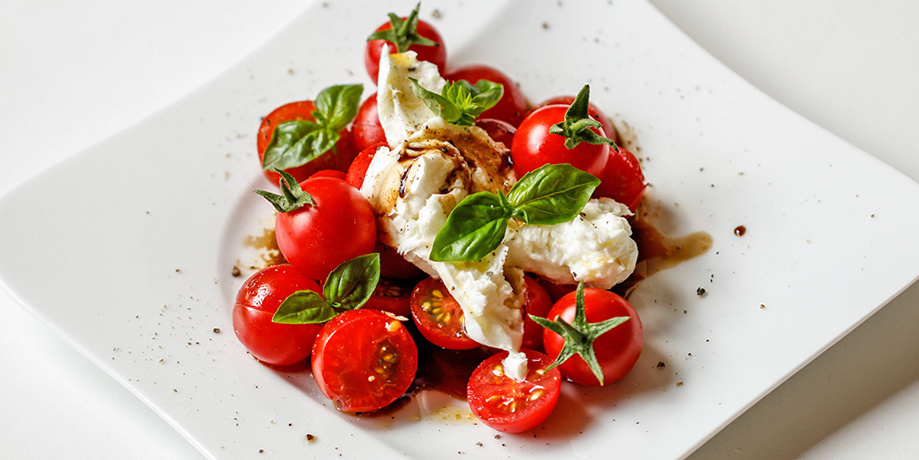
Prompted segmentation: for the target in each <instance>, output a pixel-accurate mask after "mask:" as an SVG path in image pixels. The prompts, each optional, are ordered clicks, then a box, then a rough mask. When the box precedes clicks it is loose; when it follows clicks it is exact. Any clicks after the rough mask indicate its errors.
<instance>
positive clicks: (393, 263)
mask: <svg viewBox="0 0 919 460" xmlns="http://www.w3.org/2000/svg"><path fill="white" fill-rule="evenodd" d="M374 251H376V252H378V253H379V254H380V274H381V275H382V276H384V277H387V278H395V279H400V280H419V279H421V278H424V276H425V273H424V272H423V271H421V269H420V268H418V267H416V266H415V264H413V263H411V262H409V261H408V260H405V257H403V256H401V255H400V254H399V253H398V252H397V251H396V250H395V249H394V248H392V247H391V246H387V245H385V244H383V243H380V242H377V245H376V249H374Z"/></svg>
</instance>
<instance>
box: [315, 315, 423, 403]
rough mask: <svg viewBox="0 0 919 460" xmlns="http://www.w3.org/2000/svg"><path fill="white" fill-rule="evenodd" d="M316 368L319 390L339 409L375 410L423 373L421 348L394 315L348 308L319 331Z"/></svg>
mask: <svg viewBox="0 0 919 460" xmlns="http://www.w3.org/2000/svg"><path fill="white" fill-rule="evenodd" d="M312 369H313V377H315V378H316V383H317V384H318V386H319V390H320V391H322V394H324V395H325V396H326V397H327V398H329V399H331V400H332V401H334V402H335V407H337V408H338V410H341V411H344V412H370V411H375V410H378V409H382V408H383V407H386V406H388V405H390V404H392V403H393V402H394V401H396V400H397V399H399V397H401V396H402V395H403V394H404V393H405V391H406V390H408V387H409V386H410V385H411V383H412V381H413V380H414V379H415V373H416V372H417V370H418V348H417V346H416V345H415V341H414V340H413V339H412V335H411V334H410V333H409V332H408V330H407V329H406V328H405V326H403V325H402V323H401V322H400V321H399V320H398V319H396V318H395V317H393V316H392V315H391V314H389V313H386V312H382V311H380V310H374V309H365V308H361V309H358V310H347V311H345V312H343V313H341V314H339V315H338V316H336V317H334V318H332V319H331V320H329V322H328V323H326V324H325V326H323V327H322V330H321V331H320V332H319V336H318V337H317V338H316V343H315V345H314V346H313V357H312Z"/></svg>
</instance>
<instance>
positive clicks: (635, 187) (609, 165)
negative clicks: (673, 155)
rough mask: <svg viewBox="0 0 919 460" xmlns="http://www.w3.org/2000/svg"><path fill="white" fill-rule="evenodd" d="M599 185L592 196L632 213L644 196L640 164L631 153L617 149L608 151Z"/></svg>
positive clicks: (643, 179) (643, 177)
mask: <svg viewBox="0 0 919 460" xmlns="http://www.w3.org/2000/svg"><path fill="white" fill-rule="evenodd" d="M599 177H600V185H599V186H598V187H597V189H596V190H594V196H595V197H600V196H605V197H609V198H612V199H614V200H616V201H618V202H620V203H622V204H624V205H626V206H628V207H629V209H630V210H631V211H632V212H635V210H636V209H638V205H639V204H640V203H641V199H642V198H643V197H644V195H645V187H647V186H648V184H646V183H645V175H644V174H643V173H642V172H641V163H639V162H638V158H635V155H634V154H632V152H630V151H628V150H626V149H624V148H622V147H619V151H616V149H610V150H609V159H608V160H607V162H606V168H604V169H603V175H602V176H599Z"/></svg>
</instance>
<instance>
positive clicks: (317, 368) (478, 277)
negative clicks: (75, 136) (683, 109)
mask: <svg viewBox="0 0 919 460" xmlns="http://www.w3.org/2000/svg"><path fill="white" fill-rule="evenodd" d="M419 6H420V5H419ZM418 15H419V7H416V8H415V9H414V10H413V11H412V12H411V13H409V14H408V15H407V16H398V15H396V14H390V15H389V20H388V21H386V22H384V23H383V24H381V25H380V27H379V28H378V29H377V30H376V31H373V32H372V33H371V34H370V35H369V37H368V41H367V44H366V47H365V49H364V62H365V66H366V68H367V72H368V75H369V76H370V78H371V80H372V81H374V82H376V92H375V93H373V94H371V95H369V96H368V97H364V94H365V89H364V87H363V85H361V84H337V85H332V86H329V87H327V88H326V89H324V90H322V91H321V92H319V93H318V94H316V95H315V97H314V98H313V99H312V100H307V101H297V102H291V103H288V104H285V105H283V106H281V107H279V108H277V109H276V110H274V111H273V112H271V113H270V114H268V116H266V117H264V119H263V120H262V122H261V126H260V127H259V129H258V142H257V148H258V154H259V155H258V156H259V161H260V168H261V170H262V171H263V173H264V174H265V175H266V177H267V178H268V179H269V180H271V182H272V183H276V184H278V190H272V191H263V190H259V191H256V193H259V194H260V195H262V196H263V197H265V198H266V200H267V201H268V202H269V203H270V205H271V206H273V207H274V208H275V210H276V212H277V215H276V220H275V229H274V230H275V237H276V239H277V246H278V248H279V249H280V251H281V253H282V254H283V257H284V259H285V260H286V263H283V264H278V265H272V266H269V267H267V268H264V269H262V270H259V271H258V272H256V273H255V274H254V275H252V276H251V277H250V278H249V279H248V280H246V281H245V283H244V284H243V285H242V287H241V289H240V290H239V293H238V295H237V297H236V302H235V306H234V308H233V326H234V330H235V332H236V335H237V337H238V338H239V340H240V342H241V343H242V344H243V345H244V346H245V347H246V348H247V350H248V352H249V353H250V354H251V355H252V356H254V357H255V358H256V359H257V360H259V361H261V362H262V363H265V364H268V365H271V366H293V365H308V366H309V367H310V368H311V371H312V375H313V376H314V378H315V380H316V383H317V384H318V387H319V389H320V390H321V392H322V393H323V394H324V395H325V396H326V397H328V398H329V399H330V400H332V401H334V404H335V406H336V407H337V409H339V410H341V411H344V412H352V413H368V412H371V413H372V412H374V411H380V410H382V409H385V408H388V407H392V405H393V404H396V402H397V401H399V400H403V399H405V398H406V395H407V394H409V395H410V394H411V393H412V392H413V391H417V390H418V389H419V388H423V387H425V386H436V385H432V384H430V382H431V381H432V379H431V378H430V376H431V375H436V376H447V375H449V377H444V378H445V379H446V378H448V379H449V380H451V383H452V384H454V385H455V384H456V383H457V382H459V384H460V385H461V388H462V389H463V390H464V391H461V392H459V393H460V394H457V396H459V397H462V398H464V399H466V400H467V401H468V402H469V406H470V409H471V411H472V412H473V413H474V414H475V416H476V417H478V418H479V419H480V420H481V421H482V422H483V423H484V424H485V425H487V426H489V427H491V428H493V429H495V430H499V431H505V432H520V431H526V430H529V429H532V428H533V427H535V426H537V425H539V424H540V423H541V422H542V421H543V420H545V419H546V418H547V417H548V416H549V415H550V413H551V412H552V410H553V408H554V407H555V405H556V402H557V401H558V397H559V393H560V388H561V385H563V384H565V385H568V384H578V385H591V386H602V385H609V384H612V383H614V382H616V381H617V380H619V379H621V378H622V377H623V376H625V375H626V374H627V373H628V372H629V371H630V370H631V368H632V367H633V366H634V365H635V363H636V361H637V360H638V357H639V355H640V353H641V348H642V326H641V320H640V319H639V317H638V314H637V313H636V312H635V309H634V308H632V306H631V305H630V304H629V302H628V301H626V300H625V299H624V298H623V297H621V296H619V295H617V294H614V293H613V292H611V291H610V288H612V287H613V286H615V285H616V284H618V283H621V282H622V281H624V280H625V279H626V278H628V277H629V276H630V274H631V273H632V272H633V270H634V269H635V264H636V260H637V256H638V247H637V245H636V243H635V241H634V240H633V239H632V237H631V228H630V223H629V217H630V216H631V215H632V213H634V211H635V209H636V207H637V206H638V204H639V202H640V201H641V200H642V197H643V194H644V190H645V186H646V184H645V180H644V176H643V174H642V171H641V166H640V164H639V162H638V160H637V159H636V158H635V156H634V155H633V154H632V153H630V152H629V151H627V150H626V149H625V148H623V147H622V146H620V145H619V143H618V140H619V138H618V134H617V132H616V130H615V129H614V128H613V125H612V124H611V122H610V119H609V118H608V117H607V116H606V115H604V114H603V113H602V112H601V111H600V110H599V108H597V107H595V106H594V105H593V104H592V103H590V101H589V97H590V94H589V93H590V89H589V87H588V86H584V87H583V88H581V89H580V91H575V92H576V93H577V94H576V96H570V95H563V96H558V97H556V98H552V99H550V100H547V101H545V102H544V103H541V104H538V105H536V106H535V107H532V106H530V104H529V103H528V102H527V99H526V98H525V97H524V95H523V94H522V93H521V90H520V89H519V87H518V86H517V85H516V84H515V82H514V80H513V79H512V78H510V77H509V76H508V75H506V74H505V73H504V72H502V71H501V70H498V69H496V68H494V67H490V66H485V65H474V66H467V67H462V68H452V67H450V65H449V61H448V59H447V58H448V55H447V52H446V47H445V45H444V42H443V40H442V38H441V37H440V35H439V34H438V32H437V31H436V30H435V28H434V27H433V26H432V25H431V24H429V23H427V22H425V21H423V20H420V19H419V18H418ZM362 97H363V100H362ZM266 205H267V204H266ZM470 362H471V363H472V365H469V363H470ZM422 375H425V376H428V377H426V378H421V376H422ZM433 380H437V378H434V379H433ZM568 382H574V383H568Z"/></svg>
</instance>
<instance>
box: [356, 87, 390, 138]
mask: <svg viewBox="0 0 919 460" xmlns="http://www.w3.org/2000/svg"><path fill="white" fill-rule="evenodd" d="M351 138H352V139H353V143H354V150H355V151H357V152H362V151H363V150H364V149H366V148H368V147H371V146H373V145H376V144H378V143H381V142H382V143H384V144H385V143H386V133H385V132H383V125H381V124H380V115H379V112H377V94H376V93H373V94H371V95H370V97H368V98H367V99H366V100H365V101H364V102H363V103H361V107H360V108H359V109H357V115H356V116H355V117H354V122H352V124H351Z"/></svg>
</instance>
